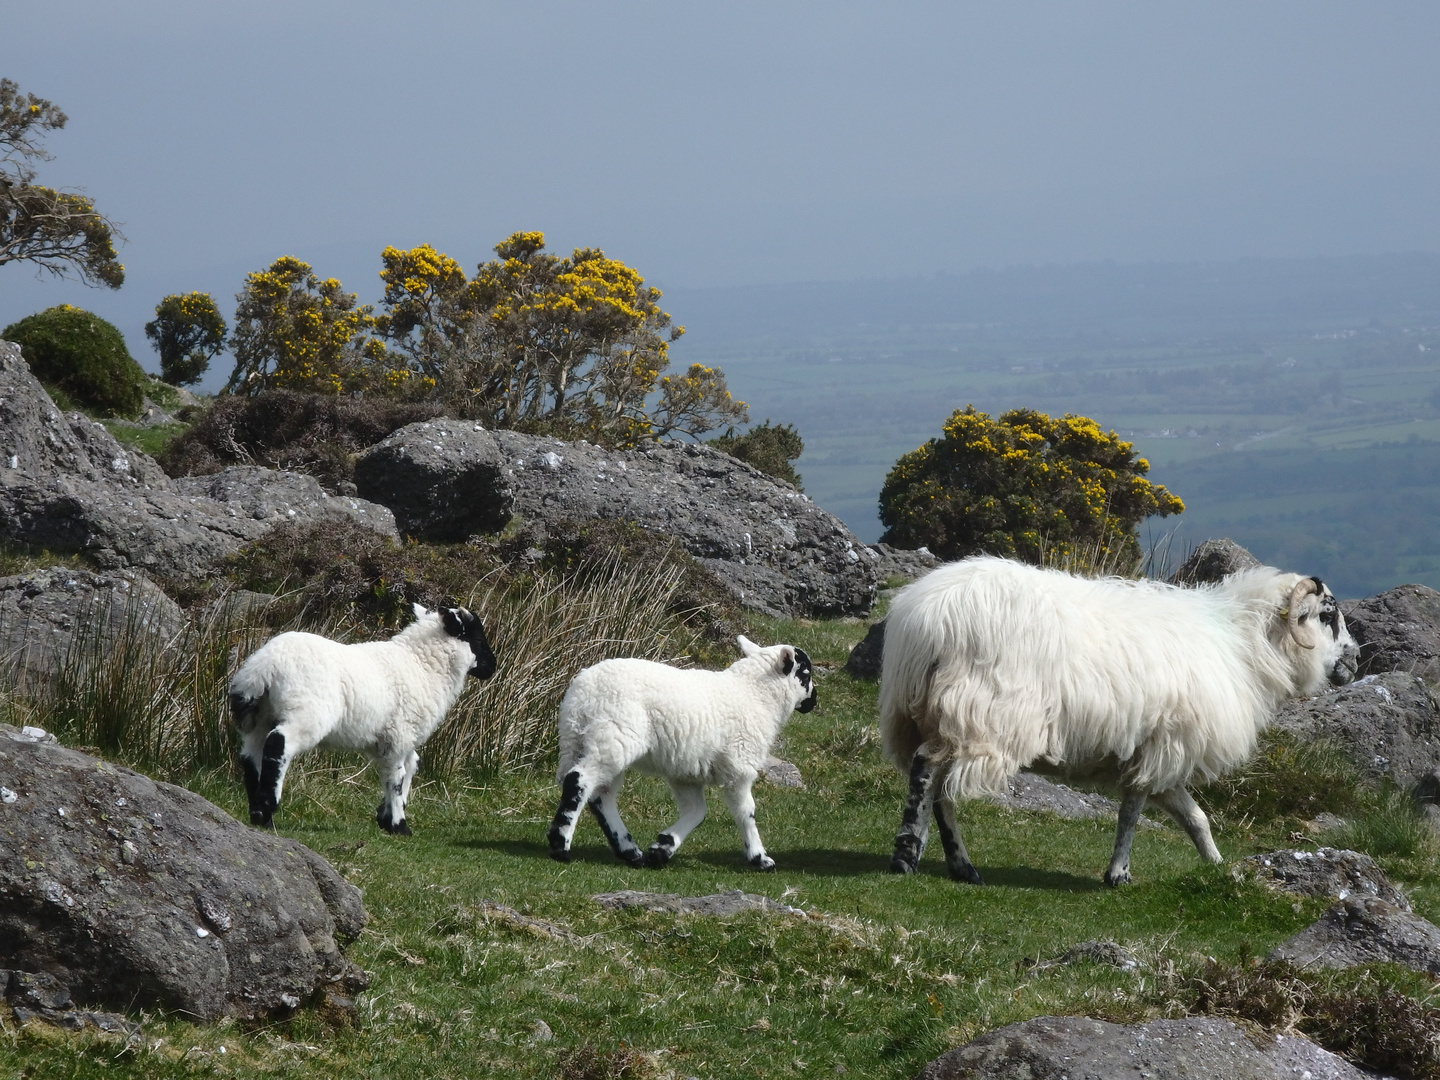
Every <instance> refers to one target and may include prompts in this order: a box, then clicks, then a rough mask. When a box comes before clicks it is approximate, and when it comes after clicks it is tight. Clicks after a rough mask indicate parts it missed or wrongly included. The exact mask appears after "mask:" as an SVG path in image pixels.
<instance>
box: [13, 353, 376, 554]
mask: <svg viewBox="0 0 1440 1080" xmlns="http://www.w3.org/2000/svg"><path fill="white" fill-rule="evenodd" d="M338 516H346V517H352V518H355V519H357V520H359V521H363V522H365V523H367V524H369V525H370V526H371V527H373V528H376V529H378V530H379V531H381V532H384V533H386V534H388V535H392V536H393V535H396V533H395V522H394V516H393V515H392V514H391V513H390V511H389V510H387V509H385V508H384V507H382V506H377V505H375V504H373V503H366V502H363V501H362V500H359V499H354V498H341V497H332V496H330V495H327V494H326V493H325V492H324V490H323V489H322V488H321V487H320V485H319V483H318V482H317V481H316V480H315V479H314V478H313V477H308V476H302V475H300V474H298V473H277V472H275V471H274V470H271V469H260V468H253V467H248V468H235V469H229V470H227V471H226V472H225V473H221V474H218V475H217V476H213V477H211V476H207V477H186V478H183V479H180V480H171V479H170V478H169V477H168V476H166V475H165V473H164V472H163V471H162V470H161V469H160V466H159V465H157V464H156V463H155V462H154V461H153V460H152V459H151V458H149V457H147V456H146V455H145V454H142V453H139V452H138V451H134V450H127V449H125V448H124V447H122V446H121V445H120V444H119V443H117V442H116V441H115V439H114V437H113V436H112V435H111V434H110V433H109V432H108V431H106V430H105V428H104V426H103V425H101V424H98V423H96V422H95V421H93V420H90V419H89V418H87V417H85V416H83V415H81V414H80V413H70V414H68V415H66V414H62V413H61V412H60V410H59V409H57V408H56V407H55V405H54V403H53V402H52V401H51V400H50V397H49V395H48V394H46V393H45V390H44V388H43V387H41V385H40V384H39V382H37V381H36V379H35V377H34V376H33V375H32V374H31V373H30V369H29V368H28V367H26V366H25V362H24V361H23V360H22V359H21V357H20V349H19V346H17V345H15V344H13V343H12V342H5V341H0V539H5V540H11V541H17V542H20V543H24V544H30V545H34V546H36V547H44V548H49V549H51V550H56V551H78V552H81V553H83V554H84V555H85V556H86V557H87V558H88V559H89V560H90V561H91V562H92V563H94V564H95V565H97V566H99V567H100V568H102V569H107V570H109V569H122V568H130V567H139V568H143V569H145V570H149V571H151V572H153V573H157V574H161V575H167V576H176V577H192V576H196V575H197V574H201V573H203V572H204V571H205V569H206V568H208V567H209V566H210V565H211V564H212V563H214V562H215V561H216V560H217V559H219V558H222V557H223V556H225V555H228V554H230V553H232V552H234V551H236V550H238V549H239V548H240V547H241V545H242V544H244V543H246V542H247V541H250V540H254V539H256V538H257V537H259V536H261V535H263V534H264V533H265V532H267V531H268V530H269V529H270V528H271V527H273V526H274V525H275V524H277V523H279V522H281V521H295V520H317V519H326V518H333V517H338Z"/></svg>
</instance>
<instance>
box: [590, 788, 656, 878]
mask: <svg viewBox="0 0 1440 1080" xmlns="http://www.w3.org/2000/svg"><path fill="white" fill-rule="evenodd" d="M619 794H620V780H616V781H614V782H613V783H610V784H606V785H605V786H604V787H602V788H598V789H597V790H596V792H595V795H594V797H593V798H591V800H590V801H589V802H588V803H586V804H585V805H586V806H588V807H589V808H590V812H591V813H592V814H594V815H595V820H596V821H598V822H599V823H600V831H601V832H603V833H604V834H605V839H606V840H608V841H609V842H610V850H611V851H613V852H615V855H616V857H617V858H619V859H620V860H621V861H622V862H627V863H629V864H630V865H631V866H635V867H640V866H644V865H645V853H644V852H643V851H641V850H640V845H639V844H637V843H635V839H634V838H633V837H632V836H631V835H630V830H629V829H627V828H626V827H625V822H624V821H623V820H622V819H621V817H620V804H619V799H618V797H619Z"/></svg>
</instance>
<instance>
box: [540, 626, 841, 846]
mask: <svg viewBox="0 0 1440 1080" xmlns="http://www.w3.org/2000/svg"><path fill="white" fill-rule="evenodd" d="M736 640H737V641H738V642H739V644H740V652H741V653H742V654H743V655H742V657H741V658H740V659H739V660H737V661H735V663H733V664H731V665H730V666H729V667H728V668H726V669H725V670H724V671H701V670H695V669H685V670H682V669H680V668H673V667H670V666H668V665H666V664H657V663H655V662H654V661H651V660H604V661H602V662H600V663H598V664H595V665H593V666H592V667H588V668H586V669H585V670H584V671H582V672H580V674H578V675H576V676H575V678H574V679H573V680H572V681H571V683H570V687H569V689H567V690H566V691H565V697H564V699H563V700H562V701H561V702H560V769H559V772H558V773H557V775H556V779H557V781H558V783H559V784H560V808H559V809H558V810H557V811H556V812H555V820H554V822H553V823H552V824H551V826H550V836H549V840H550V855H551V857H552V858H554V859H558V860H559V861H560V862H569V861H570V839H571V837H572V836H574V834H575V825H576V823H577V821H578V819H579V816H580V808H581V807H582V806H587V805H588V806H589V807H590V811H591V813H593V814H594V815H595V818H596V820H597V821H599V822H600V828H601V829H602V830H604V833H605V838H606V839H607V840H608V841H610V848H611V850H613V851H614V852H615V854H616V855H618V856H619V857H620V858H621V859H623V860H624V861H625V862H627V863H629V864H630V865H631V866H645V865H649V866H655V867H659V866H664V865H665V864H666V863H667V862H669V861H670V858H671V857H672V856H673V855H674V854H675V851H676V849H678V848H679V847H680V845H681V843H683V842H684V840H685V837H687V836H688V835H690V833H691V832H692V831H694V829H695V827H696V826H697V825H699V824H700V822H702V821H704V820H705V787H706V785H719V786H720V787H721V788H722V789H723V791H724V792H725V801H726V802H727V803H728V804H729V806H730V813H731V814H732V815H734V817H735V824H736V825H738V826H739V827H740V835H741V837H742V838H743V840H744V842H745V858H746V859H747V860H748V861H749V863H750V865H751V866H753V867H755V868H756V869H757V870H773V869H775V860H774V859H772V858H770V856H769V855H767V854H766V853H765V846H764V845H763V844H762V843H761V842H760V832H759V830H758V829H756V827H755V799H754V797H753V796H752V795H751V793H750V788H751V785H753V784H754V783H755V777H756V776H758V775H759V773H760V770H761V768H763V767H764V764H765V759H766V757H767V756H768V754H769V752H770V744H771V743H772V742H774V741H775V736H776V735H777V734H779V732H780V728H781V726H782V725H783V724H784V723H785V721H786V720H787V719H789V717H790V713H791V711H792V710H794V709H799V710H800V711H801V712H809V711H810V710H811V709H813V708H814V707H815V685H814V680H813V675H812V672H811V665H810V657H809V656H807V655H806V654H805V651H804V650H803V649H797V648H796V647H795V646H793V645H771V646H770V647H769V648H763V649H762V648H761V647H760V646H759V645H756V644H755V643H754V642H752V641H750V640H749V639H748V638H746V637H745V636H744V635H741V636H740V637H738V638H737V639H736ZM632 765H633V766H634V767H636V768H638V769H641V770H643V771H645V772H651V773H658V774H659V775H660V776H662V777H664V778H665V782H666V783H668V784H669V785H670V790H671V792H672V793H673V794H674V796H675V805H676V807H677V809H678V810H679V813H680V817H679V820H678V821H676V822H675V824H674V825H672V826H670V828H668V829H666V830H665V831H664V832H662V833H661V834H660V836H659V838H658V839H657V840H656V841H655V843H653V844H651V845H650V849H649V850H648V851H646V852H642V851H641V850H640V848H639V847H638V846H637V845H636V843H635V841H634V840H633V839H631V837H630V831H629V830H628V829H626V828H625V822H623V821H622V820H621V819H620V811H619V807H618V805H617V801H616V800H617V796H618V795H619V793H620V785H621V784H622V783H623V782H624V779H625V770H626V769H628V768H630V767H631V766H632Z"/></svg>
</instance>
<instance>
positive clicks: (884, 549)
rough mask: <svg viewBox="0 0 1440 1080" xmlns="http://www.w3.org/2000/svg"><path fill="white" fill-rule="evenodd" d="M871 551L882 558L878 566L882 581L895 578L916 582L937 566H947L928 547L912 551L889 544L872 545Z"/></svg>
mask: <svg viewBox="0 0 1440 1080" xmlns="http://www.w3.org/2000/svg"><path fill="white" fill-rule="evenodd" d="M870 550H871V551H873V552H875V554H876V555H878V556H880V559H879V562H878V566H879V568H880V580H881V581H884V580H886V579H887V578H893V577H902V578H905V579H906V580H908V581H914V580H915V579H916V578H920V577H924V576H925V575H926V574H928V573H929V572H930V571H931V570H934V569H935V568H936V567H937V566H943V565H944V564H945V560H944V559H942V558H940V557H939V556H938V555H936V554H934V553H933V552H932V551H931V550H930V549H929V548H927V547H922V548H916V549H915V550H913V551H910V550H907V549H905V548H897V547H891V546H890V545H889V544H871V545H870Z"/></svg>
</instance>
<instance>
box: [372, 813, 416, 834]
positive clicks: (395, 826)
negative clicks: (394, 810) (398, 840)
mask: <svg viewBox="0 0 1440 1080" xmlns="http://www.w3.org/2000/svg"><path fill="white" fill-rule="evenodd" d="M378 824H379V826H380V828H382V829H384V830H385V831H386V832H388V833H389V834H390V835H391V836H410V835H412V834H411V832H410V826H409V825H407V824H406V823H405V819H404V818H403V817H402V818H401V819H400V820H399V821H391V820H389V819H388V818H386V819H384V820H382V821H379V822H378Z"/></svg>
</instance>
